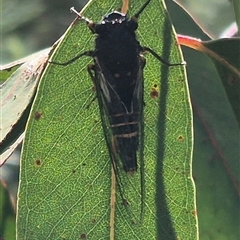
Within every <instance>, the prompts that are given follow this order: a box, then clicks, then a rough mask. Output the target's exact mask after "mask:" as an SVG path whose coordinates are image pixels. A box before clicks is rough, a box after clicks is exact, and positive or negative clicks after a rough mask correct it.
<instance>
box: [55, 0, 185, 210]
mask: <svg viewBox="0 0 240 240" xmlns="http://www.w3.org/2000/svg"><path fill="white" fill-rule="evenodd" d="M149 3H150V0H148V1H146V3H145V4H144V5H143V6H142V7H141V8H140V10H139V11H138V12H137V13H136V14H135V15H134V16H133V17H131V18H128V17H127V15H126V13H127V10H128V1H127V0H125V1H123V7H122V9H121V11H120V12H118V11H114V12H112V13H109V14H107V15H106V16H104V17H103V19H102V20H101V21H100V22H99V23H93V22H92V21H91V20H89V19H87V18H85V17H83V16H81V15H80V14H79V13H78V12H76V11H75V10H74V8H72V11H74V12H75V13H76V14H77V15H78V16H79V18H80V19H82V20H84V21H85V22H86V23H87V25H88V27H89V29H90V30H91V31H92V32H93V33H94V34H96V40H95V49H94V50H93V51H86V52H83V53H80V54H78V55H77V56H76V57H74V58H73V59H71V60H69V61H68V62H65V63H57V62H52V63H55V64H58V65H64V66H66V65H68V64H70V63H72V62H74V61H76V60H77V59H79V58H80V57H82V56H90V57H92V58H93V60H94V64H93V65H89V66H88V72H89V75H90V77H91V79H92V80H93V82H94V85H95V87H96V92H97V99H98V102H99V108H100V113H101V119H102V125H103V130H104V134H105V139H106V143H107V146H108V149H109V152H110V156H111V161H112V164H113V168H114V172H115V175H116V177H117V181H118V186H119V187H120V194H121V197H122V198H123V201H124V204H127V205H128V204H129V202H128V199H127V197H125V193H124V191H123V190H122V187H121V186H123V185H124V183H123V182H124V181H125V180H124V178H125V177H124V176H123V175H124V174H123V173H122V172H123V171H122V170H124V171H125V172H126V173H127V174H126V173H125V175H130V176H131V175H133V174H134V173H135V172H136V171H137V169H138V165H140V171H141V174H140V176H141V177H140V181H141V183H139V185H141V187H140V188H139V189H140V193H139V195H141V197H143V195H144V194H143V191H144V190H143V189H144V181H143V177H144V176H143V173H144V161H143V139H144V138H143V133H144V131H143V126H144V124H143V69H144V66H145V62H146V61H145V59H144V57H143V56H142V54H143V52H146V51H147V52H150V53H151V54H152V55H153V56H154V57H156V58H157V59H158V60H159V61H161V62H162V63H164V64H165V65H167V66H175V65H181V64H182V63H177V64H170V63H168V62H166V61H165V60H163V59H162V58H161V57H160V56H159V55H158V54H157V53H155V52H154V51H153V50H152V49H150V48H149V47H143V46H141V45H140V43H139V42H138V40H137V39H136V33H135V31H136V30H137V28H138V18H139V16H140V14H141V13H142V12H143V10H144V9H145V8H146V7H147V5H148V4H149ZM137 159H138V160H137ZM129 182H130V181H129ZM142 201H143V200H142ZM141 204H142V202H141ZM141 209H142V207H141Z"/></svg>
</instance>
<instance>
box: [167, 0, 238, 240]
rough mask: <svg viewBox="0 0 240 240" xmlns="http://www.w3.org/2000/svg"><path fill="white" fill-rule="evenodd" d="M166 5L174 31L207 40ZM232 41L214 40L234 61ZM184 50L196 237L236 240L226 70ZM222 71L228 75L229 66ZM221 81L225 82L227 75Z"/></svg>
mask: <svg viewBox="0 0 240 240" xmlns="http://www.w3.org/2000/svg"><path fill="white" fill-rule="evenodd" d="M168 3H169V4H168V9H169V11H170V15H171V17H172V19H173V23H174V26H175V27H176V31H177V32H178V33H181V34H188V35H189V36H194V37H195V38H201V39H206V35H205V33H203V32H202V31H201V29H200V28H199V26H198V25H196V24H195V23H194V22H193V21H192V20H191V19H190V18H189V15H187V13H186V12H184V11H183V9H181V8H180V7H178V6H177V5H176V4H175V3H173V2H170V1H169V2H168ZM179 19H181V22H180V21H179ZM234 41H235V40H234V39H231V40H230V39H229V40H219V41H218V43H217V44H219V43H220V45H222V44H223V45H224V48H223V47H222V49H221V52H222V53H221V55H223V56H224V54H226V53H227V55H228V57H227V58H228V62H230V63H233V65H237V64H239V61H238V60H237V59H235V61H234V60H233V58H232V59H231V58H229V56H231V54H232V52H233V51H231V49H234V48H235V49H236V54H234V55H235V57H236V58H237V56H239V54H237V52H238V51H239V48H238V49H237V47H236V44H234V45H231V44H232V43H233V42H234ZM237 41H239V40H237ZM227 42H229V44H227ZM213 44H215V43H214V42H213ZM218 48H220V47H218ZM218 52H219V50H218ZM224 52H225V53H224ZM183 53H184V57H185V59H186V61H187V64H188V65H187V73H188V82H189V89H190V95H191V101H192V105H193V113H194V151H193V177H194V181H195V184H196V190H197V201H196V203H197V210H198V212H197V213H198V222H199V237H200V239H201V240H208V239H218V240H219V239H221V240H225V239H228V240H235V239H238V238H239V231H238V229H239V225H240V219H239V215H240V208H239V196H240V187H239V186H240V185H239V175H240V172H239V160H240V158H239V127H238V124H237V120H236V116H235V115H234V112H233V109H232V106H231V104H232V103H231V101H230V98H228V97H227V95H226V92H227V89H226V88H225V87H224V84H222V80H223V78H224V75H221V72H222V71H224V69H225V68H224V67H223V66H222V65H220V64H218V65H219V68H216V65H215V64H213V62H212V60H211V59H210V58H209V57H208V56H206V54H204V53H202V52H197V51H195V50H192V49H189V48H185V47H183ZM219 69H221V71H219ZM225 70H226V69H225ZM226 74H229V69H228V70H227V71H226ZM225 81H226V83H227V82H228V80H227V79H225ZM234 84H235V86H232V87H233V88H236V89H235V90H232V91H236V92H237V91H238V97H239V95H240V92H239V87H238V86H239V85H238V84H239V81H238V82H235V83H234ZM229 87H230V86H229ZM235 106H237V105H235Z"/></svg>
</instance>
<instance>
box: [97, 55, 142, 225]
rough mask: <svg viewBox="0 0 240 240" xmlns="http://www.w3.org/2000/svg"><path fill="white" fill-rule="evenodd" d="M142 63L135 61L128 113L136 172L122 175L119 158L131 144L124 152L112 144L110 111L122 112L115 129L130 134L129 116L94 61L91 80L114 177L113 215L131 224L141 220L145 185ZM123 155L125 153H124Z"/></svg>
mask: <svg viewBox="0 0 240 240" xmlns="http://www.w3.org/2000/svg"><path fill="white" fill-rule="evenodd" d="M143 66H144V64H143V62H142V59H140V60H139V72H138V75H137V81H136V86H135V89H134V93H133V101H132V111H133V114H136V116H137V117H135V118H134V121H136V120H137V129H138V133H137V137H138V149H137V151H136V153H135V154H136V158H137V159H138V163H139V164H138V165H139V168H138V171H132V172H131V171H129V172H126V169H124V165H123V161H122V157H123V156H124V155H128V154H129V150H127V149H129V147H131V140H129V141H128V143H127V144H130V146H127V147H126V148H124V147H121V149H120V148H119V142H118V141H117V140H116V134H115V132H114V131H115V130H116V129H115V130H113V126H112V125H113V124H112V118H111V116H110V114H111V113H112V112H113V110H114V109H117V110H118V112H125V113H126V114H122V116H121V119H122V122H121V124H119V126H125V128H126V129H125V130H124V131H126V132H131V131H132V129H130V128H131V124H129V113H127V112H126V109H125V106H124V105H123V103H122V101H121V99H120V97H119V96H118V94H117V92H116V91H115V89H114V86H113V85H112V84H110V83H112V82H113V81H114V78H113V76H112V75H111V74H110V73H109V72H108V71H107V69H103V68H104V67H103V66H100V65H99V64H98V62H97V61H95V70H94V72H95V77H94V79H93V80H94V84H95V87H96V92H97V99H98V103H99V109H100V115H101V120H102V127H103V132H104V136H105V140H106V144H107V147H108V150H109V155H110V158H111V163H112V166H113V169H114V173H115V175H116V183H117V209H118V210H119V211H117V213H116V214H121V217H120V218H119V219H127V218H130V220H131V222H132V223H137V222H139V221H140V220H141V219H142V217H143V209H144V198H145V193H144V192H145V187H144V186H145V184H144V158H143V146H144V144H143V140H144V139H143V130H144V129H143V128H144V124H143V76H142V71H143ZM125 151H126V152H125Z"/></svg>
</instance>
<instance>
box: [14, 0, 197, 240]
mask: <svg viewBox="0 0 240 240" xmlns="http://www.w3.org/2000/svg"><path fill="white" fill-rule="evenodd" d="M143 3H144V1H141V3H140V2H139V1H136V0H135V1H131V8H130V11H129V16H132V15H133V14H134V13H136V12H137V10H139V8H140V6H142V4H143ZM120 6H121V1H110V0H108V1H104V2H100V1H92V2H91V3H90V4H89V6H88V8H86V9H85V11H84V16H86V17H88V18H91V19H92V20H94V21H99V20H100V19H101V17H102V16H103V15H105V14H106V13H109V12H111V11H112V9H118V8H119V7H120ZM138 36H139V41H140V42H141V45H142V46H148V47H151V48H152V49H154V51H156V52H157V53H159V54H161V55H162V57H163V58H164V59H165V60H167V61H169V62H181V61H182V60H181V58H180V54H179V49H178V47H177V45H176V41H175V39H174V35H173V33H171V24H170V22H169V20H168V19H167V18H166V13H165V12H164V8H163V6H162V3H161V1H158V0H153V1H151V2H150V4H149V6H148V7H147V8H146V10H145V11H144V12H143V13H142V15H141V16H140V19H139V30H138ZM93 47H94V36H93V35H92V34H91V32H90V31H89V29H88V28H87V27H86V24H85V23H84V22H82V21H80V22H79V21H78V20H75V21H74V23H73V24H72V25H71V26H70V28H69V29H68V32H67V33H66V37H65V38H64V39H62V41H61V43H60V44H59V46H58V47H57V48H56V50H55V53H54V55H53V57H52V59H53V61H56V62H65V61H67V60H69V59H71V58H73V57H74V56H76V55H77V54H78V53H80V52H84V51H86V50H92V49H93ZM146 59H147V64H146V67H145V69H144V76H145V81H144V88H145V92H144V98H145V107H144V122H145V131H144V135H145V144H144V145H145V148H144V159H145V174H144V177H145V188H146V197H145V216H144V220H143V222H137V223H136V224H134V223H133V221H132V219H131V216H130V215H129V214H128V209H135V207H136V206H135V205H134V203H135V202H134V200H136V202H139V197H140V196H138V195H136V196H133V194H132V193H129V195H130V196H131V199H132V201H131V202H130V206H124V205H122V204H121V198H120V195H119V191H118V188H117V196H116V206H115V205H113V209H111V207H110V198H111V197H114V196H115V195H114V192H113V189H111V161H110V157H109V154H108V150H107V147H106V143H105V140H104V135H103V132H102V127H101V122H100V116H99V109H98V104H97V102H96V101H95V102H93V103H92V104H91V106H90V108H87V106H88V104H89V103H90V102H91V100H92V99H93V97H94V95H95V92H94V91H93V86H92V82H91V80H90V77H89V75H88V73H87V71H86V67H87V64H89V63H91V62H92V59H90V58H89V57H82V58H80V59H79V60H77V61H75V62H74V63H72V64H71V65H68V66H66V67H62V66H57V65H54V64H50V65H49V66H48V67H47V68H46V70H45V74H44V76H43V77H42V79H41V83H40V85H39V88H38V91H37V97H36V99H35V102H34V106H33V109H32V112H31V116H30V118H29V122H28V128H27V132H26V139H25V142H24V150H23V155H22V161H21V176H20V178H21V183H20V191H19V202H18V219H17V239H18V240H20V239H24V240H27V239H31V240H34V239H71V240H72V239H84V238H85V237H86V238H87V239H121V240H124V239H146V238H147V239H166V240H167V239H190V240H193V239H197V230H196V219H195V215H194V213H195V212H196V209H195V205H194V189H193V182H192V179H191V153H192V118H191V108H190V104H189V95H188V89H187V84H186V81H185V72H184V67H183V66H178V67H172V68H168V67H166V66H161V64H160V63H159V61H157V60H156V59H155V58H154V57H153V56H151V55H150V54H148V55H147V56H146ZM153 89H154V91H155V92H157V93H158V94H156V95H151V93H152V92H153ZM157 95H158V97H157ZM151 96H152V97H151ZM153 96H156V97H153ZM36 116H38V117H36ZM139 177H140V171H138V172H137V173H135V174H134V176H132V177H131V180H130V181H131V182H129V183H128V184H129V185H126V186H125V191H126V192H127V191H128V190H129V191H130V189H132V188H131V186H138V185H139V184H140V181H139ZM130 185H131V186H130ZM111 213H114V214H115V219H111V215H110V214H111ZM110 226H111V228H114V231H113V232H114V236H113V235H111V234H112V233H110V231H111V229H110Z"/></svg>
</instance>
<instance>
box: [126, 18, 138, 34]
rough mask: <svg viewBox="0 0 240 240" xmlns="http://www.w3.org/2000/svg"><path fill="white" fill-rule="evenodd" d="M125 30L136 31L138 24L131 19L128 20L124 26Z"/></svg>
mask: <svg viewBox="0 0 240 240" xmlns="http://www.w3.org/2000/svg"><path fill="white" fill-rule="evenodd" d="M126 26H127V28H128V29H129V30H131V31H136V30H137V28H138V23H137V22H136V21H134V20H133V19H130V20H129V21H128V22H127V24H126Z"/></svg>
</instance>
